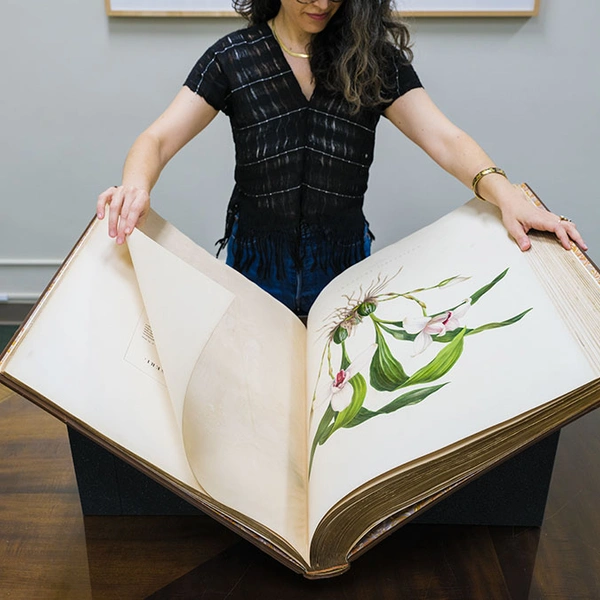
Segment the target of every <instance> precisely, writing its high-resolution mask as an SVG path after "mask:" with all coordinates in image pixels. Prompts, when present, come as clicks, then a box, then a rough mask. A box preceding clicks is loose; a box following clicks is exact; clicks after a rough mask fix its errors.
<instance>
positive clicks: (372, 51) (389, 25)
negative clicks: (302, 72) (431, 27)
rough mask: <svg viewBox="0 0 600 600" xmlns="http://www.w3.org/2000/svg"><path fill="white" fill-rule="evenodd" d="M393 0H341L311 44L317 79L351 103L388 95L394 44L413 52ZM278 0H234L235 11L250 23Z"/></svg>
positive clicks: (408, 54)
mask: <svg viewBox="0 0 600 600" xmlns="http://www.w3.org/2000/svg"><path fill="white" fill-rule="evenodd" d="M392 5H393V0H343V2H342V5H341V6H340V8H339V10H338V11H337V12H336V13H335V15H334V16H333V17H332V19H331V21H330V22H329V24H328V25H327V27H326V28H325V29H324V30H323V31H322V32H321V33H319V34H317V35H316V36H315V37H314V38H313V40H312V42H311V46H310V54H311V58H310V66H311V70H312V72H313V76H314V78H315V81H316V82H317V83H319V84H320V85H322V86H324V87H325V88H326V89H328V90H330V91H333V92H338V93H340V94H342V95H343V97H344V98H345V99H346V100H347V101H348V102H349V103H350V104H351V105H352V106H353V108H354V111H355V112H356V111H358V110H360V108H361V107H372V106H377V105H378V104H380V103H382V102H385V101H386V97H385V96H386V95H385V89H386V82H385V80H384V73H385V72H389V71H388V69H387V68H386V66H387V65H388V64H389V61H390V60H393V58H392V56H393V54H392V52H391V45H393V46H396V47H397V48H399V49H400V53H401V56H402V60H403V62H404V63H406V64H407V63H410V61H411V60H412V58H413V55H412V51H411V49H410V35H409V31H408V28H407V27H406V25H405V24H404V23H402V22H401V21H400V20H399V19H397V18H396V17H395V15H394V11H393V8H392ZM280 6H281V3H280V1H279V0H233V7H234V8H235V10H236V12H238V13H239V14H240V15H242V16H243V17H244V18H245V19H247V20H248V21H249V22H250V25H256V24H258V23H265V22H267V21H269V20H270V19H272V18H274V17H275V15H277V13H278V12H279V8H280Z"/></svg>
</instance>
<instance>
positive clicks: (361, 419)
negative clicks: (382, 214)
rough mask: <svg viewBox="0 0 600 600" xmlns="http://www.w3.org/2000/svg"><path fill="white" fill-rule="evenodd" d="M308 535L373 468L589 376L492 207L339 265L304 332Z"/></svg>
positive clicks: (460, 214)
mask: <svg viewBox="0 0 600 600" xmlns="http://www.w3.org/2000/svg"><path fill="white" fill-rule="evenodd" d="M307 362H308V368H307V375H308V383H307V387H308V390H309V394H310V395H311V398H310V408H309V422H310V433H309V443H310V457H309V468H310V479H309V486H310V488H309V489H310V509H309V520H310V523H311V534H312V531H314V528H315V527H316V525H317V524H318V521H319V520H320V519H321V518H322V517H323V515H324V514H325V513H326V512H327V511H328V510H329V509H330V508H331V507H332V506H333V505H335V503H336V502H338V501H339V500H340V499H342V498H343V497H344V496H345V495H346V494H348V493H350V492H351V491H352V490H354V489H356V488H358V487H359V486H360V485H362V484H364V483H365V482H367V481H369V480H371V479H372V478H374V477H376V476H378V475H380V474H382V473H386V472H387V471H389V470H391V469H394V468H395V467H397V466H399V465H402V464H405V463H408V462H410V461H412V460H415V459H417V458H419V457H423V456H427V455H429V454H430V453H432V452H436V451H439V450H440V449H443V448H445V447H448V446H450V445H451V444H455V443H456V442H458V441H460V440H461V439H464V438H466V437H468V436H470V435H472V434H474V433H476V432H478V431H481V430H483V429H486V428H488V427H491V426H493V425H495V424H498V423H501V422H503V421H506V420H507V419H509V418H512V417H514V416H515V415H518V414H520V413H522V412H524V411H526V410H528V409H530V408H533V407H535V406H538V405H540V404H543V403H544V402H547V401H550V400H551V399H553V398H555V397H557V396H559V395H561V394H562V393H565V392H567V391H569V390H571V389H573V388H574V387H577V386H579V385H582V384H583V383H586V382H587V381H590V380H591V379H593V377H594V373H593V372H592V371H591V369H590V367H589V365H588V363H587V361H585V360H582V355H581V351H580V349H579V347H578V346H577V344H576V343H575V341H574V340H573V338H572V336H571V334H570V333H569V332H568V331H567V329H566V328H565V326H564V324H563V322H562V321H561V319H560V318H559V317H558V315H557V313H556V310H555V308H554V306H553V305H552V304H551V303H550V301H549V300H548V298H547V296H546V294H545V293H544V291H543V290H542V288H541V286H540V284H539V282H538V281H537V279H536V277H535V275H533V273H532V270H531V267H530V265H529V263H528V257H527V255H526V254H524V253H522V252H521V251H520V250H519V249H518V248H517V246H516V244H514V242H513V241H512V240H510V239H509V238H508V236H507V234H506V232H505V230H504V228H503V226H502V224H501V222H500V220H499V218H498V215H497V213H496V211H495V209H494V208H493V207H490V206H488V205H484V204H483V203H481V202H477V201H475V202H471V203H469V204H467V205H465V206H464V207H461V208H460V209H458V210H456V211H454V212H453V213H451V214H449V215H447V216H446V217H443V218H442V219H441V220H439V221H437V222H436V223H434V224H433V225H431V226H429V227H426V228H425V229H423V230H420V231H419V232H417V233H415V234H413V235H411V236H409V237H408V238H405V239H404V240H402V241H400V242H398V243H397V244H394V245H392V246H389V247H387V248H385V249H384V250H382V251H380V252H378V253H376V254H374V255H373V256H371V257H370V258H368V259H367V260H365V261H363V262H362V263H359V264H358V265H356V266H354V267H352V268H351V269H349V270H348V271H346V272H345V273H343V274H342V275H341V276H339V277H338V278H337V279H336V280H335V281H334V282H333V283H332V284H331V285H330V286H329V287H328V288H326V290H325V291H324V292H323V293H322V295H321V297H320V298H319V299H318V300H317V303H316V304H315V306H314V307H313V310H312V311H311V315H310V319H309V335H308V361H307Z"/></svg>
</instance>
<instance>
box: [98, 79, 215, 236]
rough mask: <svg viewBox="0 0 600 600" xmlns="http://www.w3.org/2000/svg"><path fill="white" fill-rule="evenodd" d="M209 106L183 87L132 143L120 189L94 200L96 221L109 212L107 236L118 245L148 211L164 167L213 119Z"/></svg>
mask: <svg viewBox="0 0 600 600" xmlns="http://www.w3.org/2000/svg"><path fill="white" fill-rule="evenodd" d="M217 112H218V111H217V110H215V109H214V108H213V107H212V106H210V104H208V103H207V102H206V100H204V98H202V97H201V96H199V95H198V94H195V93H194V92H192V91H191V90H190V89H189V88H187V87H183V88H182V89H181V91H180V92H179V93H178V94H177V96H175V98H174V100H173V102H172V103H171V104H170V106H169V107H168V108H167V109H166V110H165V112H164V113H163V114H162V115H161V116H160V117H159V118H158V119H157V120H156V121H155V122H154V123H152V125H150V127H148V129H146V131H144V132H143V133H142V134H141V135H140V136H139V137H138V138H137V139H136V141H135V142H134V144H133V146H132V147H131V149H130V150H129V153H128V154H127V158H126V160H125V166H124V167H123V180H122V182H121V185H120V186H114V187H111V188H109V189H107V190H106V191H105V192H103V193H102V194H100V196H98V203H97V207H96V212H97V215H98V218H99V219H103V218H104V215H105V209H106V205H107V204H108V206H109V208H108V211H109V217H108V233H109V235H110V236H111V237H114V238H116V241H117V244H122V243H123V242H124V241H125V237H126V236H127V235H129V234H130V233H131V232H132V231H133V229H134V227H135V226H136V225H137V223H138V222H142V221H143V219H144V218H145V216H146V214H147V212H148V209H149V208H150V192H151V191H152V188H153V187H154V185H155V184H156V182H157V181H158V178H159V176H160V174H161V172H162V170H163V169H164V167H165V165H166V164H167V163H168V162H169V160H171V158H173V156H175V154H176V153H177V152H178V151H179V150H180V149H181V148H183V146H185V144H187V143H188V142H189V141H190V140H191V139H192V138H193V137H195V136H196V135H198V133H200V132H201V131H202V130H203V129H204V128H205V127H206V126H207V125H208V124H209V123H210V122H211V121H212V120H213V119H214V118H215V116H216V115H217Z"/></svg>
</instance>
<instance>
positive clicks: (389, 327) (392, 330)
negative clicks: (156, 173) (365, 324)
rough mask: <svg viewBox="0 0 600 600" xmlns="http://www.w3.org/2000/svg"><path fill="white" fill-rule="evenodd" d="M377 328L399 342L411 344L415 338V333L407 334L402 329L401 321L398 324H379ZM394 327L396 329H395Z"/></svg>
mask: <svg viewBox="0 0 600 600" xmlns="http://www.w3.org/2000/svg"><path fill="white" fill-rule="evenodd" d="M379 327H381V329H383V330H384V331H385V332H387V333H389V334H390V335H391V336H392V337H394V338H396V339H397V340H400V341H406V342H413V341H414V340H415V338H416V337H417V334H416V333H407V332H406V331H405V330H404V329H402V321H399V322H398V323H386V324H385V325H384V324H383V323H379ZM396 327H397V328H398V329H396Z"/></svg>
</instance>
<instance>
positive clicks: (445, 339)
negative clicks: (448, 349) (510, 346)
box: [432, 308, 533, 344]
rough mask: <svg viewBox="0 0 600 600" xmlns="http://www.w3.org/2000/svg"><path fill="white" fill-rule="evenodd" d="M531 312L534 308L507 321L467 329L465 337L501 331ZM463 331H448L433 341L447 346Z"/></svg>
mask: <svg viewBox="0 0 600 600" xmlns="http://www.w3.org/2000/svg"><path fill="white" fill-rule="evenodd" d="M530 310H533V308H528V309H527V310H525V311H523V312H522V313H520V314H518V315H515V316H514V317H511V318H510V319H506V320H505V321H496V322H494V323H487V324H486V325H481V326H480V327H475V328H473V329H467V331H466V332H465V335H474V334H476V333H481V332H482V331H488V330H490V329H499V328H500V327H506V326H507V325H513V324H514V323H516V322H517V321H520V320H521V319H522V318H523V317H524V316H525V315H526V314H527V313H528V312H529V311H530ZM461 331H462V330H461V329H454V330H453V331H447V332H446V333H445V334H444V335H436V336H434V337H433V338H432V339H433V341H434V342H442V343H443V344H447V343H448V342H451V341H452V340H453V339H454V338H455V337H456V336H457V335H458V334H459V333H460V332H461Z"/></svg>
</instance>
